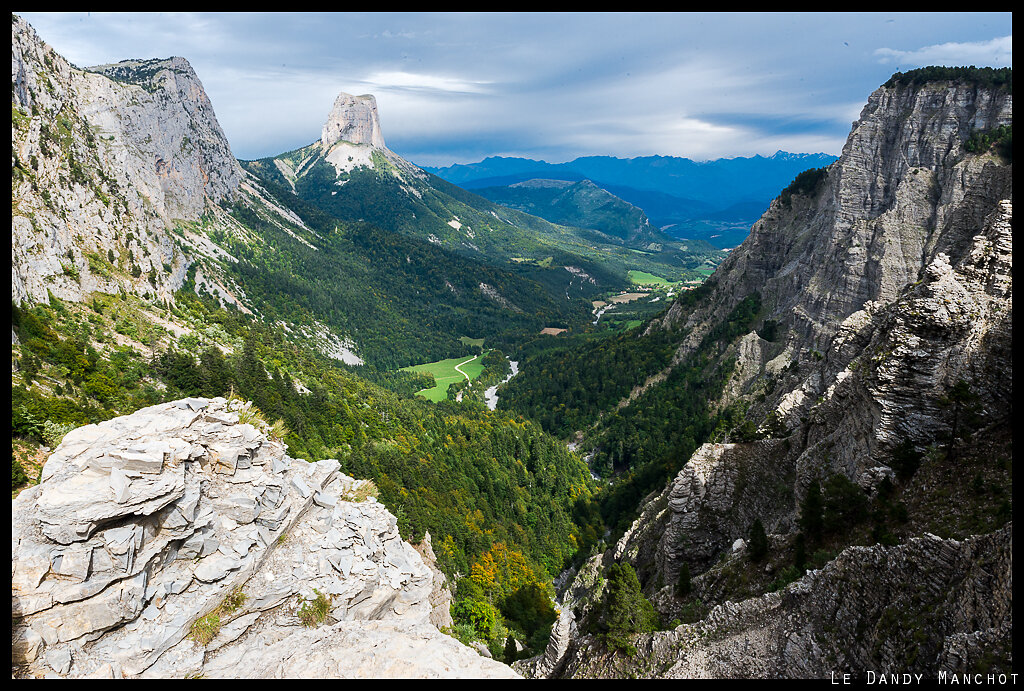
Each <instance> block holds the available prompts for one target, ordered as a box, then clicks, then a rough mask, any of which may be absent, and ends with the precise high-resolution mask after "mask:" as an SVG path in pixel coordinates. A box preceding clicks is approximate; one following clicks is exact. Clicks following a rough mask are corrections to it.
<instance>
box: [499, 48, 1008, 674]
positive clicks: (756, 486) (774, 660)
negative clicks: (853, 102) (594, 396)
mask: <svg viewBox="0 0 1024 691" xmlns="http://www.w3.org/2000/svg"><path fill="white" fill-rule="evenodd" d="M994 76H995V77H996V78H992V79H989V78H986V76H985V75H981V76H979V75H978V74H977V72H976V71H972V70H968V69H955V68H928V69H926V70H922V71H919V72H916V73H915V72H912V73H908V75H896V76H895V77H894V79H893V80H891V81H890V82H889V83H887V84H886V85H884V86H882V87H881V88H879V89H878V90H877V91H875V92H874V93H873V94H871V96H870V98H869V99H868V102H867V105H866V106H865V107H864V109H863V111H862V112H861V116H860V119H859V120H858V121H857V122H856V123H855V125H854V127H853V130H852V132H851V134H850V136H849V139H848V140H847V143H846V145H845V147H844V149H843V154H842V156H841V157H840V158H839V160H838V161H837V162H835V163H834V164H832V165H831V166H829V167H827V168H824V169H820V168H819V169H816V170H812V171H808V172H807V173H806V174H803V175H801V176H798V177H797V178H796V179H795V180H794V181H793V183H792V184H791V185H789V186H788V187H787V188H786V189H784V190H783V192H782V193H781V194H779V195H778V196H777V197H776V199H775V200H774V201H773V202H772V203H771V205H770V206H769V208H768V210H767V211H766V212H765V213H764V215H763V216H762V217H761V219H760V220H759V221H758V222H757V223H756V224H755V225H754V227H753V228H752V229H751V232H750V236H749V237H748V238H747V239H746V240H745V241H744V242H743V244H742V245H741V246H740V247H739V248H737V249H736V250H735V251H734V252H732V253H731V254H730V256H729V258H728V259H727V260H726V261H725V262H723V263H722V265H721V266H720V267H719V268H718V269H717V270H716V272H715V274H714V275H713V276H712V277H711V279H709V281H708V283H707V285H706V286H705V287H702V288H701V289H700V290H699V291H694V292H693V293H690V294H687V295H684V296H682V297H680V298H679V299H678V300H677V301H676V302H675V303H674V304H673V305H672V307H671V308H670V309H669V310H668V312H666V313H665V315H663V316H662V317H660V318H658V319H655V320H653V321H651V322H650V323H648V325H647V326H646V327H645V328H644V329H643V330H642V333H643V336H642V338H643V339H647V340H648V341H649V344H648V346H647V347H646V348H647V349H646V351H645V350H644V346H643V345H642V344H640V343H638V342H637V341H635V340H634V341H632V342H623V343H622V344H617V345H616V346H615V347H616V348H617V349H618V350H620V351H621V352H622V353H623V354H625V353H630V354H631V357H634V358H635V357H637V355H638V354H640V353H645V352H646V353H648V354H647V355H645V357H646V358H647V361H644V360H640V362H642V363H643V365H642V368H638V369H639V372H640V373H642V376H641V379H640V380H637V385H634V387H633V389H632V390H631V391H629V392H628V393H624V389H623V388H620V389H618V392H619V393H620V395H621V399H620V400H619V402H618V404H617V405H614V406H613V407H612V410H610V411H607V412H606V414H605V415H604V416H603V417H598V416H595V415H593V414H591V415H590V416H588V417H586V418H585V419H586V420H587V421H592V422H591V424H590V425H588V426H585V427H583V428H582V430H581V433H580V434H579V435H578V437H582V438H581V439H578V441H579V443H580V446H581V447H582V448H583V449H585V450H588V451H589V456H590V458H591V459H592V460H591V463H592V465H593V466H595V467H599V468H604V469H606V470H607V469H619V470H623V469H628V470H629V473H628V474H625V473H624V472H623V475H622V476H621V477H620V479H619V481H618V482H617V483H616V485H615V489H614V490H613V496H612V497H609V498H607V499H606V500H605V505H604V510H605V511H606V515H611V516H615V515H618V516H620V518H619V519H618V525H619V526H620V530H624V533H623V534H622V536H621V538H620V539H619V540H618V541H617V542H616V543H615V544H614V545H611V546H609V548H608V549H607V551H605V552H603V553H602V554H599V555H597V556H594V557H592V558H591V559H590V560H588V561H587V562H586V563H584V564H582V565H581V566H580V568H579V570H578V573H576V575H575V577H574V578H572V579H570V580H569V581H567V582H566V584H565V586H564V587H563V588H562V589H561V590H560V599H559V601H560V603H561V605H562V609H561V612H562V615H561V618H560V621H559V622H558V623H557V624H556V626H555V629H554V631H555V635H554V636H553V637H552V641H551V643H550V645H549V649H548V652H547V654H546V656H544V657H543V658H535V659H533V660H532V661H530V662H529V663H519V664H520V665H521V666H520V669H521V670H522V671H524V672H526V673H527V674H532V675H537V676H547V675H554V676H586V677H593V676H633V675H635V676H666V677H677V676H679V677H694V676H696V677H703V676H726V677H772V676H783V677H790V676H792V677H827V676H829V674H830V672H833V671H837V672H838V671H842V672H849V673H852V674H853V675H854V676H858V677H861V678H863V677H864V675H865V674H866V673H867V672H868V671H869V670H872V671H877V670H893V669H899V670H901V671H906V672H913V673H921V674H924V675H925V676H929V677H935V676H936V675H937V674H938V673H939V672H944V673H949V674H953V673H958V674H962V673H974V672H980V671H986V672H988V671H1001V672H1005V671H1007V670H1008V669H1009V660H1010V655H1011V652H1010V651H1011V639H1012V592H1011V586H1010V583H1011V577H1010V571H1011V569H1012V561H1011V556H1010V555H1011V554H1012V523H1011V522H1009V521H1010V518H1011V512H1010V509H1011V500H1010V492H1011V490H1012V480H1011V475H1010V458H1011V455H1012V431H1011V428H1010V417H1009V416H1010V413H1009V410H1010V405H1011V404H1010V401H1011V400H1012V384H1011V382H1010V380H1009V378H1008V377H1006V376H1005V375H1006V373H1007V372H1009V371H1012V360H1011V343H1012V336H1011V322H1012V316H1011V315H1012V291H1011V286H1012V278H1011V270H1012V240H1011V226H1012V165H1011V164H1010V162H1009V159H1008V147H1007V146H1005V145H1004V144H1005V143H1006V142H1007V141H1008V140H1007V139H1006V138H1007V137H1008V136H1009V131H1010V129H1009V128H1010V127H1011V125H1012V92H1011V90H1010V88H1009V86H1008V83H1009V70H1002V71H997V73H996V74H995V75H994ZM977 142H982V144H980V145H979V144H978V143H977ZM666 344H672V345H671V347H670V348H666ZM609 357H610V358H611V359H614V358H615V357H616V356H615V355H614V354H612V355H609ZM620 357H621V356H620ZM570 358H571V355H566V356H565V358H564V359H563V360H562V361H561V362H565V361H566V360H568V359H570ZM598 365H599V363H597V362H595V361H594V359H593V358H591V360H590V361H589V362H588V363H587V368H588V369H592V368H594V367H595V366H598ZM542 367H543V368H545V370H546V374H541V373H540V372H539V371H538V370H540V369H541V368H542ZM659 367H660V368H659ZM531 372H532V373H534V374H536V375H537V376H532V375H531ZM552 372H559V374H558V377H560V378H561V380H562V381H564V382H566V385H568V382H571V381H573V380H574V378H577V377H578V378H579V379H580V383H581V384H584V385H585V382H584V381H583V380H584V378H583V373H582V371H581V370H580V369H577V370H576V371H568V370H567V369H565V368H563V370H561V371H559V370H558V369H557V367H554V366H551V365H549V364H547V363H541V362H534V363H529V365H528V367H527V368H526V369H524V373H523V374H522V375H520V377H518V378H517V379H515V380H513V381H512V382H510V384H509V385H508V388H507V389H506V391H504V392H503V398H502V402H503V403H507V404H508V405H516V404H517V400H516V399H517V398H519V399H521V400H523V399H524V393H523V392H525V391H527V390H537V389H539V388H544V390H545V391H546V395H548V396H551V393H550V392H551V391H552V390H553V388H557V387H552V385H551V384H545V383H544V382H543V381H541V379H540V378H539V377H541V376H551V373H552ZM531 378H532V380H531ZM641 380H642V383H641ZM516 387H518V390H519V393H518V394H517V392H516V390H515V389H516ZM696 391H703V392H704V393H703V395H704V396H705V397H706V398H705V400H709V401H710V404H709V407H710V411H702V410H699V409H698V410H695V411H692V412H690V411H691V409H690V408H685V407H683V402H684V401H686V400H689V398H688V397H692V396H693V395H694V392H696ZM552 401H553V402H552V404H551V405H552V406H553V407H557V406H562V407H563V408H566V409H567V408H568V407H569V405H570V404H568V401H566V400H560V399H559V398H557V397H554V398H553V399H552ZM667 411H672V415H671V425H667V424H666V415H665V413H666V412H667ZM562 414H563V415H565V413H564V412H563V413H562ZM968 420H969V421H968ZM681 428H682V429H684V430H685V432H686V433H689V434H695V435H705V436H704V439H705V440H706V442H707V443H703V444H700V443H699V442H700V441H701V439H700V438H699V436H698V437H695V438H688V439H687V440H682V439H681V436H680V435H679V431H678V430H680V429H681ZM577 429H580V428H577ZM666 438H668V439H669V440H672V439H673V438H679V439H680V441H674V442H671V443H670V444H668V445H666V444H665V443H664V442H663V440H664V439H666ZM688 449H694V450H693V452H692V453H691V452H690V451H689V450H688ZM684 454H685V455H684ZM673 476H674V477H673ZM662 478H665V479H667V480H668V482H667V483H666V484H660V482H659V480H661V481H662V482H663V481H664V480H662ZM615 496H618V497H619V500H618V502H619V505H621V506H628V505H629V503H630V501H633V502H639V503H640V506H641V513H640V516H639V517H638V518H637V519H636V520H633V515H634V514H630V513H627V512H624V511H623V510H621V509H614V507H613V506H612V502H611V501H610V500H611V499H613V498H614V497H615ZM633 505H634V506H635V505H636V504H635V503H634V504H633ZM613 509H614V510H615V511H618V513H617V514H616V513H610V512H612V511H613ZM755 524H756V526H760V528H756V527H755ZM758 543H760V545H759V546H757V545H758ZM755 546H756V548H755ZM626 565H628V567H629V569H628V570H627V569H626V568H625V566H626ZM613 566H614V568H613ZM634 573H635V576H633V578H634V579H635V580H634V581H633V583H634V585H630V581H629V579H628V577H627V576H628V575H629V574H634ZM623 574H625V575H623ZM612 580H614V581H615V584H616V585H615V588H616V589H615V590H612V588H611V586H610V585H608V587H606V584H610V583H611V581H612ZM630 588H633V589H634V590H633V591H632V592H633V593H634V594H633V595H630V596H629V597H632V598H633V599H632V600H624V599H623V598H624V597H625V596H624V595H622V594H621V593H624V592H626V593H628V592H631V591H630ZM641 596H642V598H641ZM851 596H852V597H851ZM643 599H646V600H649V602H650V603H651V604H652V605H653V608H654V611H656V613H657V614H658V615H659V616H660V619H661V621H662V622H663V623H664V624H665V625H666V628H664V630H661V631H652V629H656V628H657V626H656V625H652V624H649V623H648V624H633V625H625V624H623V623H622V622H623V618H622V617H623V616H624V615H623V614H622V612H623V611H624V610H623V608H631V609H632V610H637V608H638V607H639V608H641V609H642V607H641V606H640V605H637V604H636V603H638V602H642V600H643ZM627 602H632V603H633V604H626V603H627ZM980 602H984V603H985V605H984V606H978V604H977V603H980ZM635 621H637V620H636V619H634V622H635ZM670 622H671V623H670ZM616 647H618V648H619V649H623V648H625V649H627V650H630V649H632V650H635V653H634V654H633V655H632V656H627V657H623V656H622V655H621V654H618V655H617V654H615V652H614V651H615V648H616Z"/></svg>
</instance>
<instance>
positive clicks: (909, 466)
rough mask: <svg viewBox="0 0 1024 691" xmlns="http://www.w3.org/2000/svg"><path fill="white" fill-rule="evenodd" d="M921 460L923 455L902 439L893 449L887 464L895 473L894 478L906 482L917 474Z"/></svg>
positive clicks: (911, 443) (909, 442)
mask: <svg viewBox="0 0 1024 691" xmlns="http://www.w3.org/2000/svg"><path fill="white" fill-rule="evenodd" d="M922 458H924V454H922V453H921V452H920V451H918V450H917V449H916V448H915V447H914V443H913V442H912V441H910V440H909V439H904V440H903V441H901V442H900V443H899V444H897V445H896V446H894V447H893V450H892V453H891V454H890V456H889V463H890V465H891V466H892V469H893V471H894V472H895V473H896V477H898V478H899V479H900V480H908V479H910V478H911V477H913V475H914V473H916V472H917V469H918V467H920V465H921V459H922Z"/></svg>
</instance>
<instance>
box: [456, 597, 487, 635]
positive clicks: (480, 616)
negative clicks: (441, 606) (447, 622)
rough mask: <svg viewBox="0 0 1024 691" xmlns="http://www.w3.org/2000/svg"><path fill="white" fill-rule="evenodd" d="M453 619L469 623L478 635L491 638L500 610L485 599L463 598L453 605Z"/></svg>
mask: <svg viewBox="0 0 1024 691" xmlns="http://www.w3.org/2000/svg"><path fill="white" fill-rule="evenodd" d="M451 613H452V619H453V620H454V621H455V623H456V624H468V625H470V626H472V627H473V630H474V631H476V633H477V635H479V636H480V637H482V638H484V639H485V640H486V639H490V638H491V637H492V636H493V635H494V626H495V624H496V623H497V621H498V610H496V609H495V608H494V606H493V605H492V604H490V603H489V602H484V601H483V600H462V601H460V602H457V603H455V604H454V605H452V608H451Z"/></svg>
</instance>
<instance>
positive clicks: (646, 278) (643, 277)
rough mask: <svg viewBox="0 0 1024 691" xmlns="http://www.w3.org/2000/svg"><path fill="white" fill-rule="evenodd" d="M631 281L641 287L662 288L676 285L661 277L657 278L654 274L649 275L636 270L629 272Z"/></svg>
mask: <svg viewBox="0 0 1024 691" xmlns="http://www.w3.org/2000/svg"><path fill="white" fill-rule="evenodd" d="M629 280H630V281H632V282H633V283H634V284H636V285H640V286H646V285H657V286H659V287H661V286H671V285H675V283H674V282H672V281H666V280H665V279H664V278H662V277H661V276H655V275H654V274H650V273H647V272H646V271H636V270H635V269H630V270H629Z"/></svg>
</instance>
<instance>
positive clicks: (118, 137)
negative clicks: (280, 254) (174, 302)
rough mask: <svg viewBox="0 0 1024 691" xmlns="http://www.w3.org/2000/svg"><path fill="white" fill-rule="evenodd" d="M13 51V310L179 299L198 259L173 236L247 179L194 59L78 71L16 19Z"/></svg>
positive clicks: (13, 31)
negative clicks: (123, 296)
mask: <svg viewBox="0 0 1024 691" xmlns="http://www.w3.org/2000/svg"><path fill="white" fill-rule="evenodd" d="M11 40H12V61H11V82H12V99H11V100H12V111H13V113H14V115H13V118H12V123H11V141H12V169H13V173H12V200H13V213H12V224H11V226H12V246H11V251H12V287H11V298H12V299H13V300H16V301H21V300H30V301H42V302H45V301H47V299H48V298H47V290H50V291H52V292H53V294H54V295H56V296H57V297H60V298H64V299H71V300H80V299H82V296H84V295H88V294H89V293H90V292H91V291H93V290H104V291H106V292H116V291H117V288H118V287H123V288H125V289H127V290H135V291H137V292H139V293H140V294H141V293H142V292H144V291H153V292H155V293H156V294H158V295H159V296H160V297H161V298H165V299H166V298H168V297H169V296H170V294H171V293H172V292H173V291H174V290H176V289H177V288H179V287H180V286H181V284H182V282H183V280H184V274H185V270H186V268H187V266H188V264H189V261H190V259H189V255H190V253H191V250H190V248H189V244H188V242H184V243H183V242H179V241H176V240H175V239H174V238H173V237H172V236H171V234H170V233H169V232H168V231H169V230H170V229H171V228H172V227H174V226H175V225H176V223H177V222H179V221H197V220H199V218H200V217H201V216H202V215H203V214H204V212H206V211H207V210H210V209H217V207H216V205H217V203H218V202H221V201H223V200H225V199H228V198H231V197H232V196H233V195H235V193H236V192H237V190H238V188H239V185H240V183H241V180H242V175H243V174H242V170H241V168H240V167H239V165H238V162H237V161H236V160H235V159H234V157H233V156H232V155H231V149H230V147H229V146H228V143H227V140H226V139H225V138H224V134H223V132H222V131H221V129H220V126H219V125H218V124H217V121H216V118H215V117H214V114H213V109H212V107H211V106H210V102H209V99H208V98H207V96H206V94H205V92H204V91H203V87H202V84H201V83H200V82H199V79H198V78H197V77H196V75H195V73H194V72H193V71H192V68H191V67H190V66H189V64H188V62H187V61H185V60H184V59H182V58H171V59H169V60H150V61H128V62H124V63H119V64H117V65H105V66H102V67H97V68H94V69H93V71H83V70H80V69H77V68H75V67H73V66H71V65H70V64H69V63H68V62H67V60H65V59H64V58H63V57H61V56H60V55H58V54H57V53H56V52H54V51H53V49H52V48H50V47H49V46H48V45H46V44H45V43H43V42H42V41H41V40H40V39H39V37H38V36H37V35H36V33H35V31H34V30H33V29H32V27H31V26H29V25H28V24H27V23H26V22H25V21H24V20H22V19H21V18H20V17H16V16H15V17H14V18H13V20H12V26H11ZM217 210H218V211H219V209H217Z"/></svg>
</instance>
